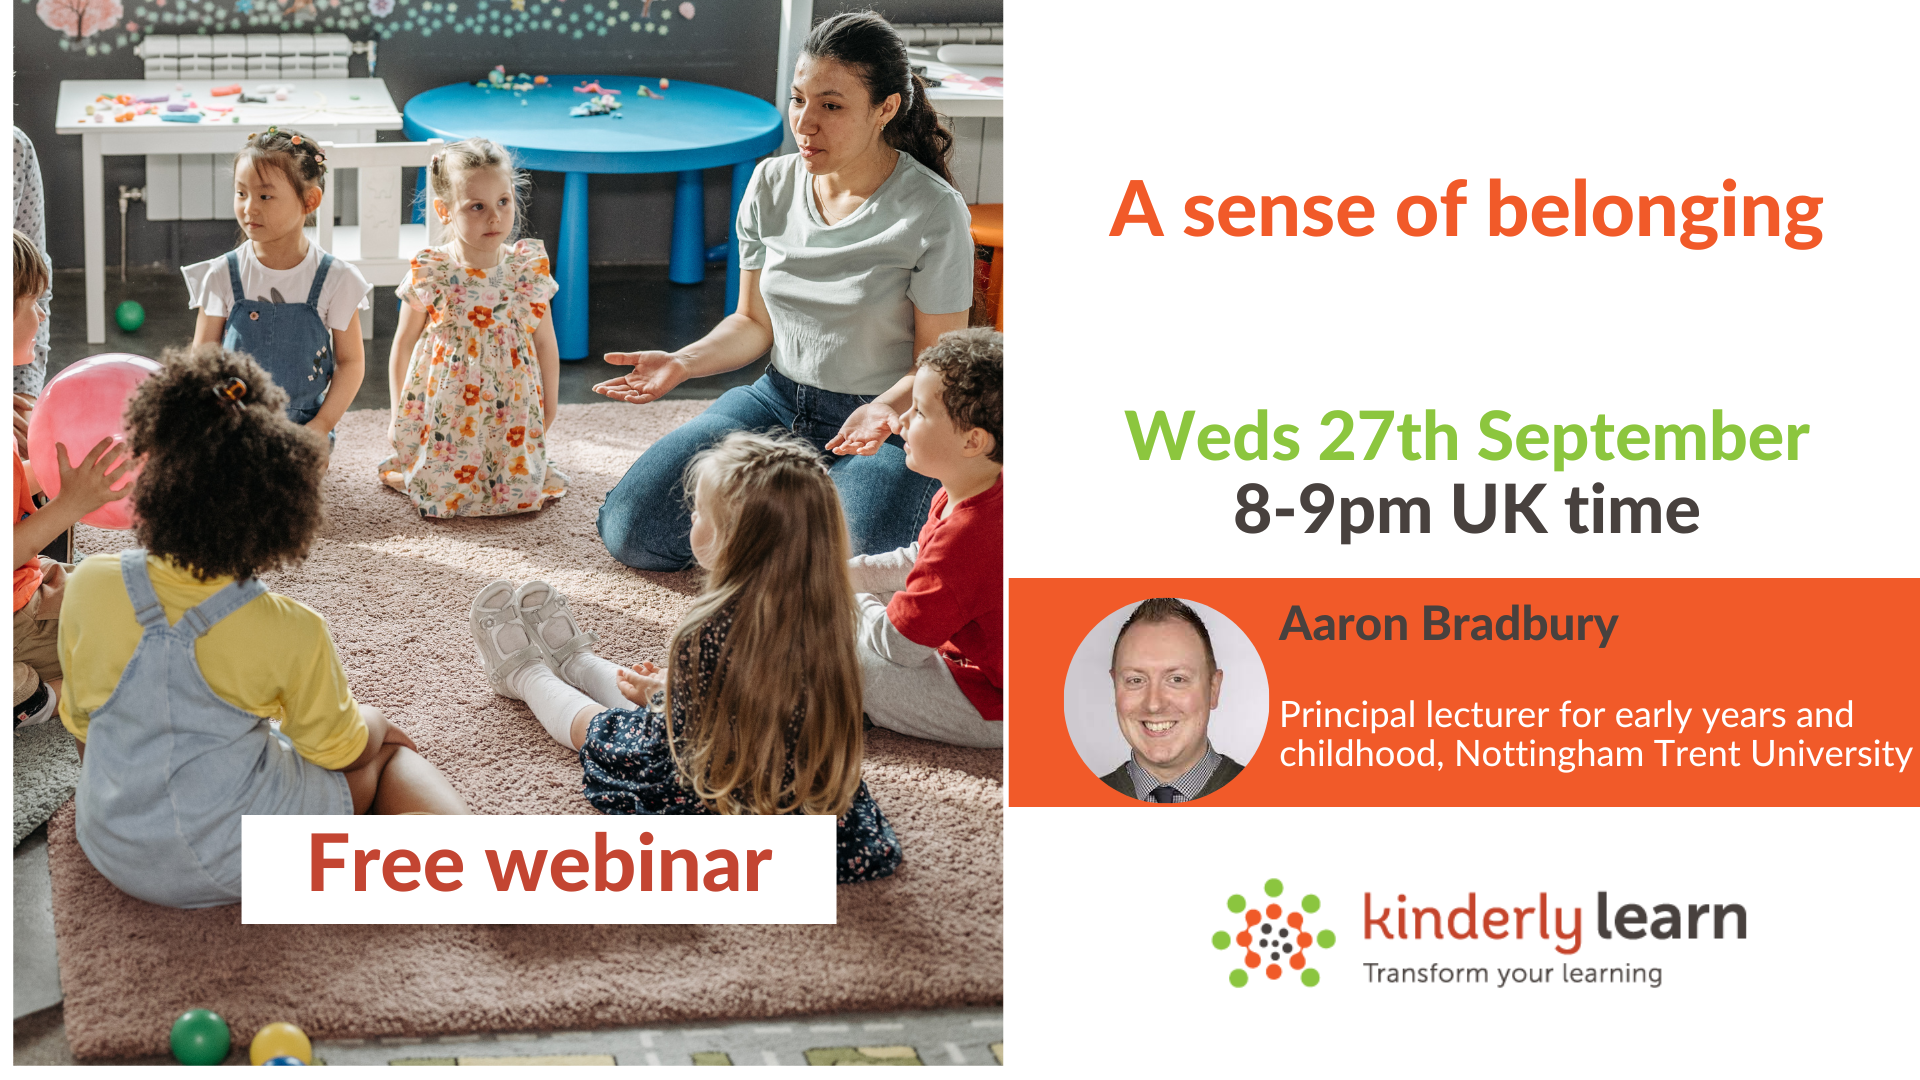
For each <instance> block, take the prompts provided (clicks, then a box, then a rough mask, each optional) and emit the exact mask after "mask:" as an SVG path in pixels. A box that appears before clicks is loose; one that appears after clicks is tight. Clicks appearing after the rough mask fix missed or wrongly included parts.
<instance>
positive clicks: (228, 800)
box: [59, 345, 467, 908]
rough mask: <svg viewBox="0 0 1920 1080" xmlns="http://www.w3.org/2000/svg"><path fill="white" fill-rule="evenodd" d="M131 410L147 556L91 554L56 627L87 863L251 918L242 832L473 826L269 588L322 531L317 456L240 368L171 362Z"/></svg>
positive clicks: (278, 400)
mask: <svg viewBox="0 0 1920 1080" xmlns="http://www.w3.org/2000/svg"><path fill="white" fill-rule="evenodd" d="M162 364H163V365H164V370H162V371H161V372H160V373H159V374H157V375H155V376H153V377H152V378H150V379H148V380H147V381H146V382H145V383H143V384H141V387H140V390H139V392H138V393H136V394H135V395H134V399H133V401H132V402H131V404H129V405H128V407H127V416H126V426H127V441H128V444H129V446H130V448H131V449H132V451H133V452H134V453H135V454H136V455H138V456H139V457H140V458H141V459H142V460H144V461H145V466H144V468H143V470H142V472H141V474H140V478H139V479H138V480H136V481H135V482H134V489H133V494H132V495H131V498H132V500H133V507H134V515H135V524H134V534H135V536H136V537H137V538H138V539H139V542H140V547H139V548H137V549H135V550H131V551H123V552H115V553H111V554H102V555H95V556H93V557H91V558H89V559H87V560H86V561H85V562H83V563H81V564H80V565H79V567H77V568H76V569H75V570H74V571H73V573H72V574H71V575H70V577H69V579H68V584H67V594H66V599H65V601H64V602H63V604H62V608H61V614H62V619H61V634H60V650H59V651H60V658H61V659H62V660H63V661H64V662H65V663H66V664H67V665H68V666H67V667H66V669H65V671H66V683H65V686H64V690H65V693H64V694H63V696H62V698H61V702H60V720H61V722H62V723H63V724H65V725H66V727H67V730H69V731H71V732H72V733H73V734H74V737H75V738H77V739H78V740H80V743H81V761H82V765H81V772H80V782H79V785H78V788H77V790H76V792H75V795H74V803H75V809H76V811H77V813H76V816H75V820H74V831H75V836H76V838H77V839H78V841H79V843H80V849H81V850H82V851H84V852H86V855H87V858H88V860H89V861H91V862H92V863H93V865H94V868H95V869H97V870H99V871H100V873H101V874H102V876H104V877H105V878H106V879H107V880H108V881H111V882H113V883H114V884H115V885H116V886H118V887H119V888H120V889H121V890H122V891H123V892H126V893H128V894H130V895H133V896H136V897H139V898H140V899H142V900H146V901H149V902H151V903H155V904H164V905H167V906H169V907H181V908H194V907H211V906H214V905H218V904H230V903H234V902H235V901H237V900H239V899H240V897H241V849H240V838H241V835H240V834H241V818H242V817H243V816H245V815H247V814H356V813H359V814H364V813H380V814H404V813H433V814H464V813H466V812H467V809H466V804H465V803H464V802H463V801H462V800H461V798H460V796H459V794H458V793H457V792H455V791H454V789H453V787H452V785H451V784H449V783H448V782H447V779H446V777H445V776H443V775H442V774H441V773H440V771H439V770H438V769H437V768H435V767H434V766H433V765H432V764H431V763H429V762H428V761H427V760H426V759H425V758H423V757H421V756H420V754H419V753H418V751H417V750H416V749H415V748H414V746H413V742H412V740H410V739H409V738H407V736H406V734H405V733H404V732H402V731H401V730H400V729H399V728H397V727H394V726H393V725H392V724H390V723H388V722H387V720H386V719H385V717H384V716H382V715H381V713H380V711H379V710H378V709H375V708H373V707H371V706H367V705H363V704H361V703H359V702H357V701H356V700H354V696H353V693H352V692H351V690H350V688H349V686H348V679H347V675H346V671H345V669H344V668H343V667H342V666H341V663H340V657H339V653H338V652H337V651H336V650H335V648H334V645H333V638H332V635H331V633H330V632H329V631H328V629H327V624H326V620H325V619H324V618H322V617H321V615H320V614H319V613H318V612H315V611H314V610H313V609H311V608H308V607H307V606H305V605H304V604H301V603H299V602H298V601H296V600H293V599H292V598H290V597H286V596H281V595H278V594H275V593H272V592H269V591H268V590H267V589H266V587H265V586H264V585H262V584H261V583H260V581H259V577H258V575H260V574H261V573H264V572H266V571H269V570H274V569H278V568H281V567H285V566H290V565H293V564H297V563H298V562H299V561H300V560H301V558H302V557H304V556H305V554H306V552H307V549H308V548H309V546H310V545H311V544H312V543H313V539H314V535H315V534H316V533H317V532H318V531H319V528H320V524H321V521H322V514H321V501H320V478H321V475H322V473H323V472H324V470H325V462H326V454H325V450H324V449H323V447H324V444H323V443H322V441H321V440H320V439H319V438H318V437H317V436H315V435H314V434H310V433H309V432H306V431H302V430H301V429H300V428H299V427H296V426H295V425H294V424H292V423H291V422H289V421H288V420H287V418H286V417H285V415H284V412H285V410H286V407H287V398H286V395H285V394H284V393H282V392H281V390H280V389H279V387H277V386H275V385H274V384H273V383H272V382H271V381H269V380H268V379H267V377H266V374H265V372H264V371H262V370H261V368H260V366H259V365H258V364H256V363H254V362H253V361H252V360H250V359H248V358H247V357H246V356H245V355H243V354H240V353H235V352H229V351H227V350H224V349H222V348H220V347H219V346H217V345H198V346H194V347H193V348H192V349H191V350H190V351H183V350H179V349H171V350H168V352H167V355H166V356H165V357H163V359H162Z"/></svg>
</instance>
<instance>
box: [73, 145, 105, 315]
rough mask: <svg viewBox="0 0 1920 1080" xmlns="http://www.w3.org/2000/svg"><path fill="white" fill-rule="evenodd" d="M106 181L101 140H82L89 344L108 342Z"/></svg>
mask: <svg viewBox="0 0 1920 1080" xmlns="http://www.w3.org/2000/svg"><path fill="white" fill-rule="evenodd" d="M106 197H107V193H106V178H105V175H104V171H103V169H102V168H101V162H100V136H98V135H95V134H93V133H92V132H87V133H86V134H84V135H82V136H80V198H81V200H82V203H83V204H84V205H83V210H82V213H81V218H82V220H83V221H84V223H85V233H86V251H87V344H89V345H99V344H102V343H104V342H105V341H106V340H107V207H106V201H105V200H106Z"/></svg>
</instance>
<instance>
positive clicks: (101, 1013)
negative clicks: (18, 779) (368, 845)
mask: <svg viewBox="0 0 1920 1080" xmlns="http://www.w3.org/2000/svg"><path fill="white" fill-rule="evenodd" d="M702 407H704V403H701V402H664V403H659V404H654V405H647V406H632V405H624V404H618V403H608V404H603V405H585V406H581V405H573V406H567V407H565V408H564V410H563V411H562V413H561V416H560V423H559V424H558V425H556V429H555V431H554V434H553V436H552V439H551V442H550V445H551V447H552V448H553V458H554V461H555V463H556V465H557V466H558V467H559V468H560V469H562V470H563V471H565V472H566V473H567V474H568V475H569V477H570V478H571V481H572V489H571V491H570V493H569V494H568V495H567V496H566V498H564V499H562V500H561V501H560V502H559V503H558V504H556V505H554V506H552V507H550V508H548V509H546V510H544V511H541V512H539V513H535V514H527V515H522V516H519V517H512V518H487V519H458V520H455V521H451V522H443V521H423V520H422V519H421V518H420V517H419V516H418V515H417V514H416V513H414V511H413V509H412V507H411V506H410V505H409V504H408V503H407V501H406V499H405V498H404V497H403V496H401V495H398V494H396V493H395V492H392V491H389V490H386V489H384V488H382V487H381V486H380V485H379V483H378V482H377V481H376V479H375V477H374V472H373V466H374V463H375V462H376V461H377V460H379V458H380V457H381V456H382V455H383V452H384V443H385V414H384V413H382V412H377V411H376V412H354V413H349V414H348V415H347V418H346V419H345V421H343V422H342V424H341V426H340V433H339V434H340V440H339V448H338V450H337V451H336V452H335V457H334V461H333V468H332V471H331V472H330V474H329V475H328V478H327V481H326V498H327V513H328V519H329V523H328V526H327V529H326V532H325V534H324V538H323V539H322V540H321V541H320V542H319V543H318V544H317V545H316V546H315V548H314V551H313V555H312V557H311V558H310V559H308V561H307V562H306V564H305V565H304V566H302V567H300V568H299V569H298V570H296V571H294V572H292V573H284V574H278V575H275V576H274V577H272V578H270V579H269V580H268V582H267V584H268V586H269V587H270V588H272V589H274V590H275V591H278V592H282V593H285V594H287V595H289V596H293V597H295V598H297V599H299V600H301V601H303V602H305V603H307V604H308V605H310V606H312V607H313V608H315V609H316V610H318V611H320V612H321V613H323V614H324V615H326V617H327V619H328V621H329V622H330V623H331V625H332V628H333V635H334V640H335V642H336V644H337V645H338V647H339V650H340V656H341V659H342V660H343V661H344V662H345V664H346V668H347V672H348V674H349V675H350V676H351V677H352V680H353V688H354V693H355V695H356V696H357V697H358V698H359V699H360V700H362V701H365V702H368V703H370V704H374V705H378V706H380V707H381V708H383V709H385V710H387V713H388V715H389V716H390V717H393V718H394V719H396V720H397V721H398V722H399V723H400V724H401V726H403V727H404V728H405V729H406V730H407V731H408V732H409V733H410V734H412V736H413V737H414V739H415V741H416V742H418V744H419V746H420V749H421V751H422V752H423V753H425V755H426V756H427V757H428V758H429V759H431V760H432V761H433V762H434V763H435V764H437V765H438V766H439V767H440V768H441V769H442V770H443V771H444V772H446V773H447V775H448V776H449V777H451V778H452V780H453V784H454V786H455V787H457V788H459V789H460V793H461V794H462V795H463V796H465V797H466V799H467V802H468V803H469V805H471V806H472V807H473V809H474V811H475V812H476V813H482V814H533V813H544V814H591V813H594V812H595V811H594V810H593V808H592V807H591V806H589V805H588V804H587V803H586V801H585V800H584V799H582V798H581V796H580V765H579V762H578V759H577V758H576V757H575V755H573V754H570V753H568V752H567V751H566V750H564V749H562V748H561V747H559V746H558V745H556V744H555V743H554V742H553V741H552V740H551V739H549V738H548V737H547V735H546V734H545V733H544V732H543V731H542V730H541V729H540V727H539V725H538V724H537V723H535V721H534V719H533V716H532V714H531V713H530V712H529V711H528V710H527V708H526V707H525V706H524V705H522V704H520V703H519V702H517V701H509V700H507V699H504V698H500V697H496V696H494V694H493V693H492V692H491V691H490V690H489V689H488V688H487V684H486V681H485V679H484V678H483V677H482V676H481V674H480V672H479V670H478V666H477V662H476V661H475V659H474V649H473V644H472V641H471V638H470V636H469V633H468V630H467V608H468V605H469V603H470V602H471V600H472V597H473V595H474V593H475V592H476V591H477V590H478V589H479V588H480V586H481V585H483V584H485V583H486V582H488V581H490V580H492V579H494V578H497V577H505V578H511V579H513V580H515V581H524V580H527V579H529V578H535V577H539V578H544V579H546V580H547V581H550V582H552V583H554V584H555V585H556V586H558V587H559V588H560V589H562V590H563V591H565V592H566V593H567V595H568V596H569V598H570V599H571V600H572V603H573V608H574V611H575V612H576V613H577V615H578V616H579V617H580V619H581V621H582V622H583V623H585V625H586V627H587V628H588V629H592V630H595V631H598V632H599V634H600V636H601V640H602V644H601V646H600V651H601V652H602V653H603V654H604V655H607V656H609V657H612V658H616V659H629V658H630V659H656V660H660V659H664V657H663V655H662V654H663V650H664V645H665V642H666V639H667V636H668V635H669V634H670V633H671V632H672V629H673V627H674V626H675V624H676V622H677V621H678V619H679V617H680V615H681V613H682V612H684V611H685V610H686V609H687V607H688V606H689V604H690V603H691V600H692V597H693V595H694V593H695V591H696V590H697V587H698V582H697V578H696V577H695V575H694V574H692V573H683V574H648V573H642V572H639V571H635V570H630V569H628V568H626V567H624V566H621V565H619V564H618V563H616V562H614V561H613V559H612V558H611V557H610V556H608V555H607V553H606V550H605V549H604V548H603V547H601V545H600V542H599V539H598V537H597V535H596V533H595V531H594V516H595V514H596V513H597V512H598V510H599V506H600V502H601V500H602V498H603V497H604V495H605V493H606V492H607V491H608V490H609V489H610V488H611V487H612V486H613V485H614V483H615V482H616V481H618V480H619V478H620V476H621V474H622V473H623V472H624V471H625V469H626V467H627V465H629V464H630V463H631V462H632V461H633V460H634V459H635V458H636V457H638V456H639V453H640V451H641V450H643V449H645V448H646V447H647V446H648V445H649V444H650V443H652V442H653V441H654V440H655V439H657V438H659V437H660V436H661V435H662V434H664V433H665V432H667V431H669V430H671V429H672V428H673V427H674V426H676V425H678V424H681V423H684V422H685V421H686V420H687V419H688V418H690V417H692V416H694V415H696V414H697V413H698V412H699V411H700V409H701V408H702ZM79 539H80V546H81V549H82V550H83V551H84V552H88V553H97V552H102V551H117V550H119V549H120V548H121V547H124V546H130V544H131V540H130V537H129V536H128V535H127V534H119V533H106V532H101V531H98V530H91V529H87V528H85V527H82V529H81V533H80V538H79ZM865 775H866V778H867V781H868V783H869V784H870V785H871V787H872V789H873V794H874V797H875V798H876V799H877V800H878V801H879V803H880V806H881V808H882V810H884V811H885V812H886V814H887V816H888V818H889V819H891V821H892V822H893V826H894V829H895V830H896V831H897V832H898V833H899V836H900V842H901V846H902V848H903V850H904V852H905V861H904V863H903V865H902V866H901V868H900V871H899V873H897V874H896V875H894V876H893V877H892V878H889V879H887V880H884V881H879V882H872V883H867V884H859V885H849V886H843V887H841V889H840V890H839V901H840V902H839V923H838V924H837V925H834V926H712V927H707V926H661V927H651V926H552V927H543V926H481V927H434V926H428V927H412V926H391V927H385V926H355V927H325V926H315V927H284V926H243V925H241V923H240V909H239V908H238V907H237V906H235V907H226V908H215V909H209V910H201V911H176V910H172V909H169V908H161V907H155V906H153V905H150V904H147V903H144V902H142V901H139V900H135V899H133V898H131V897H129V896H126V895H125V894H123V893H121V892H120V891H119V890H117V889H115V888H114V887H113V886H112V885H110V884H108V883H107V881H106V880H105V879H104V878H102V877H100V875H99V874H98V873H96V872H95V871H94V869H93V867H92V866H91V865H90V864H89V863H88V862H87V859H86V856H85V854H84V853H83V852H81V850H80V848H79V846H78V844H77V843H76V842H75V841H74V837H73V807H72V804H71V803H68V804H67V806H66V807H65V808H64V809H62V810H61V811H60V812H59V814H58V815H57V816H56V817H55V818H54V820H53V823H52V825H51V827H50V838H51V843H50V847H51V863H52V870H53V909H54V921H55V926H56V928H57V932H58V937H59V946H60V976H61V983H62V985H63V986H64V988H65V990H66V1026H67V1037H68V1039H69V1040H70V1041H71V1043H72V1046H73V1050H74V1053H75V1054H77V1055H79V1056H82V1057H91V1058H99V1057H121V1056H130V1055H136V1054H157V1053H165V1052H166V1048H167V1032H168V1026H169V1024H170V1023H171V1022H172V1019H173V1017H175V1016H177V1015H179V1014H180V1013H181V1012H183V1011H185V1010H187V1009H190V1008H195V1007H205V1008H211V1009H213V1010H215V1011H216V1012H218V1013H220V1014H221V1015H223V1016H225V1017H226V1018H227V1019H228V1020H229V1021H230V1022H231V1023H232V1025H233V1028H234V1032H233V1034H234V1039H235V1043H236V1045H241V1044H244V1042H245V1041H246V1040H248V1039H250V1038H251V1037H252V1033H253V1031H254V1030H255V1029H257V1028H258V1027H259V1026H261V1025H263V1024H266V1023H269V1022H272V1021H276V1020H291V1021H293V1022H295V1023H297V1024H299V1025H300V1026H301V1027H302V1028H304V1029H305V1030H306V1031H307V1033H308V1034H309V1035H311V1036H313V1037H316V1038H352V1037H365V1036H377V1035H415V1036H418V1035H433V1034H448V1033H455V1032H473V1031H505V1030H537V1029H582V1028H596V1027H606V1026H617V1025H633V1024H644V1023H654V1022H683V1021H688V1020H696V1019H706V1018H735V1017H770V1016H786V1015H795V1014H808V1013H822V1012H837V1011H854V1010H887V1009H912V1008H929V1007H940V1006H956V1005H978V1004H992V1003H997V1002H998V1001H999V1000H1000V994H1001V942H1002V933H1001V838H1000V823H1001V789H1002V785H1001V762H1000V754H999V752H998V751H981V750H965V749H959V748H955V747H948V746H941V745H938V744H934V743H928V742H922V741H920V740H916V739H909V738H905V737H902V736H897V735H893V734H891V733H888V732H880V731H875V732H871V733H870V736H869V739H868V742H867V759H866V766H865Z"/></svg>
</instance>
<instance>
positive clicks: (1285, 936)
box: [1213, 878, 1333, 986]
mask: <svg viewBox="0 0 1920 1080" xmlns="http://www.w3.org/2000/svg"><path fill="white" fill-rule="evenodd" d="M1263 889H1264V890H1265V892H1266V894H1267V896H1268V898H1269V902H1268V904H1267V906H1266V907H1264V908H1263V907H1260V906H1259V905H1257V904H1255V905H1253V906H1249V905H1248V904H1247V898H1246V897H1244V896H1241V895H1240V894H1239V893H1234V894H1233V895H1232V896H1229V897H1227V910H1228V911H1231V912H1233V913H1234V914H1235V915H1241V914H1242V913H1244V917H1245V919H1246V926H1245V928H1244V929H1242V930H1241V931H1240V932H1239V933H1238V934H1233V933H1229V932H1228V931H1226V930H1221V931H1219V932H1218V933H1216V934H1214V935H1213V947H1214V948H1216V949H1219V950H1220V951H1222V952H1225V951H1226V950H1228V949H1230V948H1232V947H1233V946H1235V945H1239V946H1240V947H1241V948H1243V949H1245V950H1246V956H1245V957H1243V958H1242V963H1243V964H1244V966H1238V967H1235V968H1234V969H1233V970H1232V971H1231V972H1229V973H1228V974H1227V981H1228V982H1230V983H1232V984H1233V985H1235V986H1245V985H1247V977H1248V976H1247V972H1248V971H1249V970H1254V971H1257V970H1259V969H1260V968H1261V967H1262V966H1263V965H1264V966H1265V968H1266V976H1267V978H1269V979H1278V978H1280V977H1281V976H1282V975H1285V974H1286V973H1287V969H1288V968H1292V969H1293V970H1295V971H1298V972H1299V973H1300V984H1301V985H1302V986H1318V985H1320V972H1319V971H1317V970H1315V969H1313V968H1310V967H1308V966H1307V950H1308V949H1309V948H1312V947H1313V946H1315V945H1318V946H1319V947H1320V948H1322V949H1331V948H1333V931H1331V930H1322V931H1320V932H1319V933H1318V934H1315V933H1314V932H1313V931H1311V930H1308V929H1307V928H1306V925H1305V923H1306V916H1308V915H1312V914H1313V913H1315V912H1317V911H1319V910H1320V898H1319V897H1317V896H1315V895H1313V894H1312V893H1308V894H1307V895H1305V896H1303V897H1301V898H1300V910H1298V911H1287V910H1285V909H1283V908H1282V907H1281V906H1280V902H1279V896H1280V893H1281V892H1282V891H1283V890H1284V889H1285V886H1283V885H1281V884H1280V879H1279V878H1268V879H1267V883H1266V885H1265V886H1263Z"/></svg>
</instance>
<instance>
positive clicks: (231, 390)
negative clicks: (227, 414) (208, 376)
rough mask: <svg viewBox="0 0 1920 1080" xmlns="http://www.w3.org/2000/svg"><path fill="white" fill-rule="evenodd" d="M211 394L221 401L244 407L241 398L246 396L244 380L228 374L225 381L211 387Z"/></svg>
mask: <svg viewBox="0 0 1920 1080" xmlns="http://www.w3.org/2000/svg"><path fill="white" fill-rule="evenodd" d="M213 396H214V397H216V398H218V399H220V400H221V401H223V402H228V403H231V404H233V405H236V406H240V407H242V408H244V407H245V406H244V404H243V403H242V401H241V399H242V398H244V397H246V396H247V384H246V380H244V379H241V378H238V377H231V376H230V377H229V378H228V379H227V380H226V381H225V382H223V383H221V384H220V385H219V386H216V387H214V388H213Z"/></svg>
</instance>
